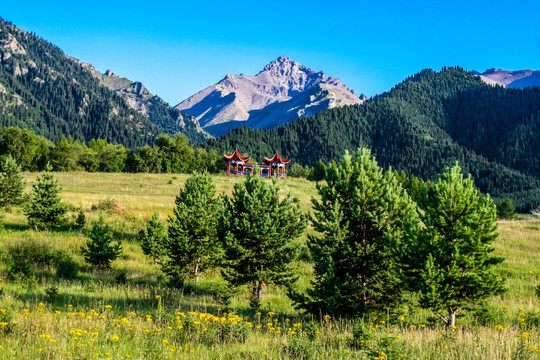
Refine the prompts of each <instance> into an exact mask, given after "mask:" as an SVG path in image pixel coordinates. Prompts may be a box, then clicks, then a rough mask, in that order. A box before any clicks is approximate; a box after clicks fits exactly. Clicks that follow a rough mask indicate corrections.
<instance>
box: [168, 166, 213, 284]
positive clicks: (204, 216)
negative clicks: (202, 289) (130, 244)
mask: <svg viewBox="0 0 540 360" xmlns="http://www.w3.org/2000/svg"><path fill="white" fill-rule="evenodd" d="M175 203H176V207H175V208H174V214H173V215H172V216H171V217H170V218H169V231H168V238H169V240H168V243H167V256H168V260H167V263H166V264H164V271H165V272H166V273H167V274H168V275H169V276H171V277H178V278H179V279H180V280H182V279H185V278H186V277H187V278H193V279H195V281H197V279H198V278H199V276H200V275H201V274H202V272H204V271H206V270H207V269H211V268H212V267H214V266H216V265H217V264H218V263H219V262H220V260H221V258H222V252H223V251H222V249H221V247H220V245H219V242H218V240H217V234H216V224H217V213H218V209H219V203H218V199H217V198H216V189H215V185H214V181H213V179H212V176H210V174H208V173H206V172H205V173H201V174H194V175H192V176H191V177H190V178H189V179H187V181H186V184H185V185H184V188H182V189H180V193H179V194H178V196H177V197H176V201H175Z"/></svg>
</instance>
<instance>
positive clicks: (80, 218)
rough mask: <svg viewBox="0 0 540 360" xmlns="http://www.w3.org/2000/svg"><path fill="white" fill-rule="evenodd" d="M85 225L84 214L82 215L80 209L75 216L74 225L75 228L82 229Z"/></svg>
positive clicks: (82, 212)
mask: <svg viewBox="0 0 540 360" xmlns="http://www.w3.org/2000/svg"><path fill="white" fill-rule="evenodd" d="M85 226H86V216H85V215H84V211H83V210H82V209H80V210H79V212H78V213H77V217H76V218H75V227H76V228H77V230H79V231H82V230H83V229H84V227H85Z"/></svg>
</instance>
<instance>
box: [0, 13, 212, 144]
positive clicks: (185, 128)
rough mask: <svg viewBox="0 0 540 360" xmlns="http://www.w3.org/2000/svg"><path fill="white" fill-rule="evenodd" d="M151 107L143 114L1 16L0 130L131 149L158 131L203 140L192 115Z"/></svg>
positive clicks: (157, 103) (156, 103)
mask: <svg viewBox="0 0 540 360" xmlns="http://www.w3.org/2000/svg"><path fill="white" fill-rule="evenodd" d="M147 107H148V114H147V116H144V115H143V114H141V113H139V112H137V111H136V110H134V109H132V108H131V107H130V106H129V105H128V104H127V103H126V101H125V100H124V99H122V98H121V97H120V96H119V95H118V94H116V93H114V92H113V91H111V90H110V89H108V88H106V87H105V86H103V85H102V84H100V82H99V80H98V79H96V78H95V77H94V76H93V75H92V73H91V71H89V70H87V69H85V68H84V66H82V64H81V63H80V62H79V61H77V60H75V59H72V58H70V57H68V56H66V55H65V54H64V53H63V52H62V51H61V50H60V49H59V48H58V47H56V46H54V45H52V44H50V43H49V42H47V41H45V40H43V39H41V38H39V37H37V36H35V35H34V34H31V33H27V32H25V31H23V30H20V29H17V28H16V27H15V26H14V25H13V24H11V23H9V22H5V21H3V20H2V19H1V18H0V127H6V126H19V127H22V128H27V129H30V130H32V131H34V132H35V133H37V134H39V135H43V136H45V137H46V138H48V139H50V140H53V141H56V140H58V139H59V138H60V137H61V136H66V137H67V136H71V137H72V138H73V139H75V140H80V141H85V142H88V141H90V140H91V139H98V138H101V139H106V140H107V141H109V142H112V143H118V144H122V145H124V146H126V147H129V148H134V147H136V146H142V145H146V144H148V143H152V142H153V141H154V140H155V139H156V137H157V135H158V134H159V133H167V134H170V135H174V134H175V133H177V132H183V133H186V134H187V136H188V137H189V138H190V139H192V140H194V141H201V140H203V138H204V137H203V136H202V134H201V133H200V132H198V131H197V129H196V128H195V124H194V123H192V122H191V121H182V120H183V118H185V117H188V116H187V115H185V114H182V113H181V112H179V111H177V110H175V109H173V108H171V107H170V106H169V105H168V104H167V103H166V102H164V101H163V100H162V99H160V98H159V97H157V96H153V97H152V98H150V99H149V100H148V101H147ZM181 122H183V124H181Z"/></svg>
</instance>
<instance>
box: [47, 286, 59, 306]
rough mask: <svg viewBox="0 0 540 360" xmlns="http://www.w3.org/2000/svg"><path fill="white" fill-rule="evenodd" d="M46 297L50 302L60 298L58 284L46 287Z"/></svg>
mask: <svg viewBox="0 0 540 360" xmlns="http://www.w3.org/2000/svg"><path fill="white" fill-rule="evenodd" d="M45 298H46V299H47V302H48V303H50V304H53V303H55V302H56V299H57V298H58V286H56V285H54V284H53V285H51V286H49V287H48V288H46V289H45Z"/></svg>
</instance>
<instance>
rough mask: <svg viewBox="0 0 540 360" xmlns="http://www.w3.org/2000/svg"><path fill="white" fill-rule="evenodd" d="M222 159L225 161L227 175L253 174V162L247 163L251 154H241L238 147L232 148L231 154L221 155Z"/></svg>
mask: <svg viewBox="0 0 540 360" xmlns="http://www.w3.org/2000/svg"><path fill="white" fill-rule="evenodd" d="M222 159H223V160H224V161H226V162H227V175H230V174H233V175H253V164H248V161H249V159H251V156H242V154H240V152H238V148H236V149H234V152H233V153H232V155H231V156H227V155H223V157H222ZM231 165H233V166H234V168H233V169H231Z"/></svg>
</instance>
